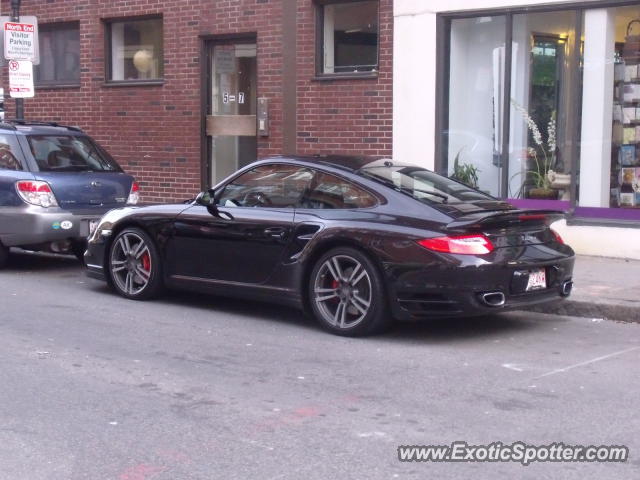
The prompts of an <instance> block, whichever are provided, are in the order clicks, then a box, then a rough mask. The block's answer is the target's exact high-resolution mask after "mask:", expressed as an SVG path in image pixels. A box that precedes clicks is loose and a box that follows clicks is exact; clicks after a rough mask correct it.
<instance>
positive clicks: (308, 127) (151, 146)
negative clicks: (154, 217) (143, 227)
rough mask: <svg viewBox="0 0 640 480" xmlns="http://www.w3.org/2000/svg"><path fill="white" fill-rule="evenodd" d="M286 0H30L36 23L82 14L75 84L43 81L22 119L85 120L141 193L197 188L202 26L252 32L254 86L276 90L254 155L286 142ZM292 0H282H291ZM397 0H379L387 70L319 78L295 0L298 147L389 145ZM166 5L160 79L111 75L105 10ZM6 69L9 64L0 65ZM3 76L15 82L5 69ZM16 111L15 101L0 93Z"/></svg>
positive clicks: (177, 193)
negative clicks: (128, 82)
mask: <svg viewBox="0 0 640 480" xmlns="http://www.w3.org/2000/svg"><path fill="white" fill-rule="evenodd" d="M282 1H283V0H221V1H216V2H212V1H210V0H209V1H208V0H173V1H160V0H146V1H144V2H132V1H130V0H115V1H110V2H104V1H101V0H67V1H60V0H58V1H51V0H48V1H43V0H23V2H22V10H21V13H22V14H24V15H36V16H37V17H38V19H39V23H41V24H44V23H50V22H62V21H80V39H81V46H80V49H81V75H80V77H81V78H80V80H81V86H80V88H64V89H54V88H40V89H37V91H36V97H35V98H34V99H27V100H26V101H25V118H27V119H30V120H51V121H59V122H61V123H68V124H73V125H79V126H81V127H82V128H83V129H84V130H85V131H87V132H88V133H89V134H90V135H92V136H93V137H94V138H95V139H96V140H98V141H99V142H100V143H101V144H102V145H103V146H104V147H106V148H107V150H109V152H111V153H112V155H113V156H114V157H116V159H117V160H118V161H119V163H120V164H121V165H122V166H123V168H125V169H126V170H127V171H128V172H130V173H132V174H134V175H135V176H136V177H137V178H138V180H139V181H140V183H141V187H142V194H143V200H144V201H150V202H167V201H176V200H182V199H184V198H187V197H189V196H191V195H192V194H193V193H194V192H197V191H199V189H200V182H201V180H200V162H201V152H200V144H201V136H200V128H201V115H202V114H203V112H201V107H200V95H201V91H200V88H201V86H200V74H201V68H200V63H199V62H200V60H199V59H200V54H201V52H200V45H201V44H200V40H199V36H200V35H221V34H238V33H254V34H256V35H257V39H258V40H257V45H258V95H259V96H261V97H267V98H269V115H270V135H269V137H267V138H261V139H260V140H259V142H258V156H259V157H264V156H267V155H271V154H276V153H280V152H281V149H282V82H281V80H282V79H281V71H282V55H281V48H282V41H281V35H282V27H281V25H282V22H281V14H282ZM285 1H286V0H285ZM391 5H392V0H381V7H380V10H381V24H382V25H381V47H380V73H379V75H378V78H377V79H373V80H361V79H358V80H355V79H354V80H341V81H331V82H317V81H314V80H313V76H314V74H315V72H314V63H313V62H314V60H313V58H314V49H315V46H314V38H315V33H314V32H315V17H314V10H313V8H314V7H313V3H312V1H311V0H298V17H299V18H298V36H297V41H298V54H299V58H298V115H297V122H298V126H297V130H298V139H299V141H298V153H326V152H343V153H367V154H380V155H388V154H390V153H391V48H392V46H391V44H392V39H391V25H392V19H393V17H392V11H391V9H392V6H391ZM158 13H160V14H162V16H163V29H164V60H165V63H164V84H163V85H161V86H133V87H122V86H118V87H111V86H105V83H104V82H105V67H104V65H105V51H104V34H105V27H104V24H103V22H102V21H101V20H102V19H110V18H118V17H128V16H137V15H147V14H158ZM4 70H6V69H4ZM2 82H3V84H4V86H5V88H7V90H6V91H8V82H7V78H6V72H3V77H2ZM5 109H6V111H7V117H8V118H11V117H13V116H14V112H15V107H14V105H13V102H12V101H7V102H5Z"/></svg>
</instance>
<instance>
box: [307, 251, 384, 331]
mask: <svg viewBox="0 0 640 480" xmlns="http://www.w3.org/2000/svg"><path fill="white" fill-rule="evenodd" d="M313 294H314V298H313V301H314V302H315V304H316V307H317V309H318V310H319V312H320V314H321V315H322V316H323V318H324V320H325V321H326V322H327V323H329V324H330V325H332V326H334V327H336V328H341V329H346V328H353V327H355V326H356V325H358V324H359V323H360V322H362V321H363V320H364V318H365V317H366V316H367V313H368V312H369V309H370V308H371V302H372V288H371V278H370V277H369V273H368V272H367V270H366V268H365V267H364V266H363V265H362V263H360V262H359V261H358V260H356V259H355V258H353V257H351V256H348V255H335V256H332V257H330V258H328V259H327V260H326V261H325V262H324V263H323V264H322V265H321V266H320V268H319V269H318V272H317V274H316V277H315V281H314V287H313Z"/></svg>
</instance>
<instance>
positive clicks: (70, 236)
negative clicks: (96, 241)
mask: <svg viewBox="0 0 640 480" xmlns="http://www.w3.org/2000/svg"><path fill="white" fill-rule="evenodd" d="M108 210H109V209H107V208H104V209H98V208H96V209H91V210H82V211H78V212H70V211H67V210H62V209H60V208H42V207H37V206H32V205H24V206H20V207H2V208H0V223H1V224H2V225H0V241H1V242H2V244H3V245H5V246H7V247H25V246H30V245H39V244H43V243H50V242H57V241H65V240H82V239H86V238H87V236H88V235H89V222H90V221H92V220H98V219H100V217H102V215H103V214H104V213H106V212H107V211H108Z"/></svg>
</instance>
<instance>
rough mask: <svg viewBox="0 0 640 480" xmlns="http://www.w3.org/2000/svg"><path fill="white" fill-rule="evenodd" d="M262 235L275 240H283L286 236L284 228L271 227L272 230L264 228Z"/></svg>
mask: <svg viewBox="0 0 640 480" xmlns="http://www.w3.org/2000/svg"><path fill="white" fill-rule="evenodd" d="M264 233H265V235H267V236H268V237H271V238H275V239H278V240H282V239H283V238H284V236H285V235H286V233H287V230H286V229H285V228H282V227H272V228H266V229H265V230H264Z"/></svg>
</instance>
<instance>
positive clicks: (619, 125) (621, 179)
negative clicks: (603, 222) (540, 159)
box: [610, 19, 640, 208]
mask: <svg viewBox="0 0 640 480" xmlns="http://www.w3.org/2000/svg"><path fill="white" fill-rule="evenodd" d="M634 30H635V31H636V32H637V33H634ZM613 97H614V100H613V101H614V104H613V130H612V138H613V142H612V156H611V190H610V193H611V195H610V198H611V200H610V202H611V206H612V207H627V208H640V19H637V20H632V21H631V22H629V25H628V26H627V35H626V37H625V42H624V43H623V44H616V63H615V65H614V94H613Z"/></svg>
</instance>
